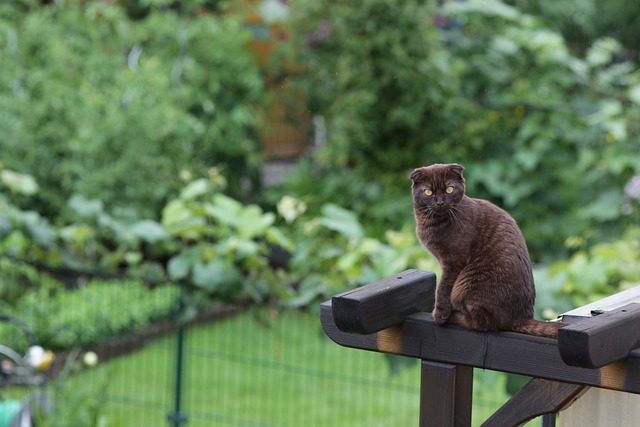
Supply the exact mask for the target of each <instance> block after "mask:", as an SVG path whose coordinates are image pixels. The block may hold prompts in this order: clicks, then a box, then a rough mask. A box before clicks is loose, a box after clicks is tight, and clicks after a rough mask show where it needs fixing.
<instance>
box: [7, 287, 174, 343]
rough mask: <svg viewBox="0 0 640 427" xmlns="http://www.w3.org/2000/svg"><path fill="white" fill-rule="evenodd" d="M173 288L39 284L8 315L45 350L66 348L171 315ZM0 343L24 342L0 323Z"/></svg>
mask: <svg viewBox="0 0 640 427" xmlns="http://www.w3.org/2000/svg"><path fill="white" fill-rule="evenodd" d="M177 298H178V289H177V287H175V286H160V287H157V288H155V289H153V290H149V289H148V288H147V287H145V286H144V285H142V284H141V283H139V282H131V281H129V282H127V281H91V282H89V283H87V284H86V285H85V286H83V287H81V288H78V289H74V290H65V289H64V288H63V287H61V286H56V287H44V286H43V287H40V288H38V289H34V290H31V291H29V292H27V293H26V294H25V295H24V296H23V298H21V299H20V300H19V301H18V303H17V304H16V306H15V308H13V310H11V311H10V313H9V314H11V315H14V316H15V317H18V318H19V319H21V320H22V321H24V322H25V323H26V324H27V325H28V326H29V328H30V329H31V330H32V331H33V332H34V333H35V334H36V338H37V340H38V343H39V344H40V345H42V346H43V347H45V348H47V349H52V350H57V349H70V348H73V347H82V346H86V345H89V344H95V343H100V342H103V341H105V340H106V339H108V338H110V337H115V336H120V335H123V334H126V333H130V332H134V331H137V330H139V329H141V328H142V327H144V326H147V325H149V324H151V323H152V322H154V321H157V320H159V319H166V318H168V317H169V316H170V315H171V312H172V310H173V308H175V306H176V304H177ZM0 326H1V327H0V337H1V338H0V342H2V343H3V344H4V345H8V346H9V347H12V348H24V345H25V344H26V343H25V342H24V340H23V338H24V337H21V336H19V335H17V334H16V333H15V330H14V329H13V327H6V326H5V325H0Z"/></svg>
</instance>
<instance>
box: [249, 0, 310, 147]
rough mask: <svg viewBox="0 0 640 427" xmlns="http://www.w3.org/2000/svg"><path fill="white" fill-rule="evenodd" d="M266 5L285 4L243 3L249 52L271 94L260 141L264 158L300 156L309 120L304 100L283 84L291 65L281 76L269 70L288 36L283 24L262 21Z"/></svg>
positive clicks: (253, 0) (292, 71)
mask: <svg viewBox="0 0 640 427" xmlns="http://www.w3.org/2000/svg"><path fill="white" fill-rule="evenodd" d="M269 2H271V3H276V4H279V5H280V7H281V8H285V9H286V5H284V4H281V3H278V2H277V1H276V0H268V1H262V0H261V1H256V0H247V1H245V2H243V3H244V4H243V7H244V8H245V10H246V11H247V17H246V22H247V24H248V26H249V28H250V30H251V33H252V38H251V40H250V41H249V43H248V45H249V49H250V51H251V52H252V54H253V56H254V58H255V59H256V61H257V62H258V64H259V65H260V67H261V69H262V71H263V73H264V75H265V77H266V81H267V87H268V88H269V90H270V92H271V93H273V94H274V96H273V98H272V99H271V100H270V101H269V102H268V105H267V107H266V111H265V121H264V126H263V128H262V129H261V130H260V138H261V140H262V150H263V153H264V155H265V157H266V158H267V159H286V158H295V157H298V156H300V155H302V154H304V152H305V151H306V150H307V148H308V146H309V135H310V132H309V129H310V119H309V114H308V108H307V104H306V101H305V100H304V99H302V98H300V97H293V96H292V95H291V89H290V85H289V84H288V82H287V80H288V78H287V76H291V75H294V74H295V72H296V70H295V68H296V67H295V65H294V64H286V65H283V66H282V68H283V69H285V70H286V73H287V74H286V75H284V76H283V75H279V76H274V75H272V74H273V73H272V71H270V69H269V67H270V65H271V61H272V60H273V53H274V52H275V50H276V49H277V47H278V45H279V43H281V42H282V41H283V40H286V38H287V37H288V36H289V34H288V31H287V28H286V26H285V25H283V23H281V22H278V21H275V22H267V20H266V19H265V16H264V14H263V13H264V11H265V9H264V6H265V4H267V3H269ZM283 11H284V10H283ZM261 12H262V13H261Z"/></svg>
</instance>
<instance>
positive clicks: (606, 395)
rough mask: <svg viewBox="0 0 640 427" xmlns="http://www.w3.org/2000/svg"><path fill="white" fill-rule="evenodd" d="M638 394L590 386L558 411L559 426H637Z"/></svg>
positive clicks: (638, 411) (639, 408)
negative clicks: (568, 406) (575, 399)
mask: <svg viewBox="0 0 640 427" xmlns="http://www.w3.org/2000/svg"><path fill="white" fill-rule="evenodd" d="M638 420H640V395H637V394H629V393H621V392H619V391H611V390H602V389H598V388H591V389H589V391H587V392H586V393H585V394H584V395H583V396H582V397H581V398H580V399H578V401H577V402H576V403H575V404H573V405H571V407H570V408H568V409H567V410H566V411H562V412H561V413H560V423H559V425H560V426H561V427H585V426H588V427H612V426H624V427H629V426H637V425H638V424H639V422H638Z"/></svg>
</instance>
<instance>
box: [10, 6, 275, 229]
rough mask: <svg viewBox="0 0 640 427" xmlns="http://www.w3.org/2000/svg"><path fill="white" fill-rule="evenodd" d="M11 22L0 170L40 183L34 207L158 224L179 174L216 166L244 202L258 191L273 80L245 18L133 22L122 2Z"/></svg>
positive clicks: (154, 16)
mask: <svg viewBox="0 0 640 427" xmlns="http://www.w3.org/2000/svg"><path fill="white" fill-rule="evenodd" d="M194 7H195V6H194ZM15 13H16V12H14V15H15ZM3 18H4V19H3ZM9 18H10V15H9V14H8V15H6V16H0V22H1V25H0V26H1V27H2V28H4V30H3V31H1V32H0V61H1V62H2V64H3V66H2V69H1V70H0V108H1V109H2V111H3V115H2V117H1V118H0V135H2V138H0V150H1V152H2V157H1V158H0V160H2V162H3V163H4V164H5V165H10V167H11V168H12V169H13V170H15V171H19V172H21V173H28V174H31V175H32V176H33V177H34V178H35V179H36V181H37V182H38V184H39V186H40V189H39V191H38V192H37V194H36V197H35V199H32V200H31V201H30V205H29V206H30V208H32V209H33V208H35V209H36V210H38V212H40V213H41V214H43V215H46V216H50V217H52V218H54V219H57V218H59V217H60V215H62V214H64V207H65V204H66V201H67V200H68V199H69V198H70V197H71V196H72V195H74V194H81V195H82V196H84V197H85V198H88V199H100V200H102V201H103V202H104V203H105V204H106V206H109V208H110V210H115V209H124V208H126V209H127V210H129V211H133V212H134V214H136V215H137V216H138V217H139V218H141V217H147V218H157V217H158V214H159V211H160V209H161V207H162V205H163V203H164V201H165V200H166V199H167V198H169V197H171V196H172V195H174V194H175V192H176V191H177V189H178V188H179V186H180V180H179V175H180V173H182V174H187V175H192V176H195V177H199V176H206V173H207V170H208V169H209V168H210V167H212V166H215V165H220V166H221V167H222V168H224V169H225V174H226V175H227V180H228V182H229V191H231V192H232V193H234V194H236V195H240V194H244V193H245V192H246V191H245V190H244V189H243V188H242V185H241V183H242V182H243V181H244V180H249V182H251V183H253V187H254V188H256V187H257V186H258V185H259V175H258V166H259V164H260V155H259V150H258V137H257V132H256V126H257V124H258V120H259V117H258V113H257V111H258V110H257V108H256V107H257V106H258V104H259V102H260V100H261V98H262V95H263V81H262V77H261V76H260V74H259V71H258V69H257V66H256V65H255V64H254V61H253V59H252V57H251V55H250V53H249V52H248V50H247V49H246V48H245V42H246V41H247V37H248V33H247V32H246V31H245V29H244V28H243V26H242V23H241V22H240V21H239V19H237V18H235V17H233V16H223V17H218V16H213V15H210V14H199V15H197V16H196V15H194V16H191V15H184V16H183V15H180V14H179V13H178V12H177V11H174V10H171V9H165V8H163V7H160V6H158V7H152V8H150V9H149V13H148V14H147V15H146V16H145V18H144V19H139V20H131V19H129V18H128V17H127V15H126V14H125V9H124V7H123V6H121V5H119V4H118V3H113V2H107V3H105V2H84V1H79V0H70V1H65V2H53V3H51V4H48V5H46V6H42V7H37V8H34V9H32V10H29V13H26V14H24V15H20V16H19V18H18V19H12V20H9ZM231 171H233V173H231ZM14 201H15V202H16V203H19V204H20V205H21V206H22V207H25V206H26V205H24V204H21V203H20V202H21V200H19V199H17V200H14Z"/></svg>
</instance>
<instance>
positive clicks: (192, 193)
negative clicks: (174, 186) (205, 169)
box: [180, 178, 211, 200]
mask: <svg viewBox="0 0 640 427" xmlns="http://www.w3.org/2000/svg"><path fill="white" fill-rule="evenodd" d="M209 191H211V184H210V183H209V181H207V180H206V179H204V178H200V179H196V180H195V181H193V182H191V183H189V185H187V186H186V187H185V188H183V189H182V191H181V192H180V198H181V199H184V200H193V199H195V198H197V197H198V196H202V195H204V194H207V193H208V192H209Z"/></svg>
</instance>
